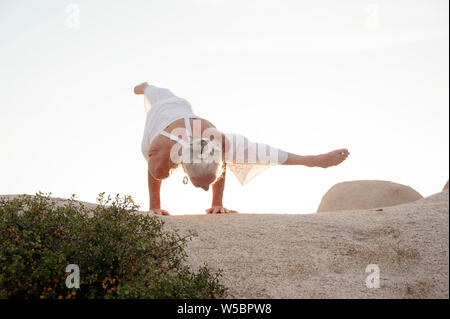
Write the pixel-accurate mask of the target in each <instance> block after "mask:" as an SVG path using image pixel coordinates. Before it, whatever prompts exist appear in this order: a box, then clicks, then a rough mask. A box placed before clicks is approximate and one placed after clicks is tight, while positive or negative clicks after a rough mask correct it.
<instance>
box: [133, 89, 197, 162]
mask: <svg viewBox="0 0 450 319" xmlns="http://www.w3.org/2000/svg"><path fill="white" fill-rule="evenodd" d="M144 103H145V104H144V106H145V110H146V112H147V118H146V120H145V126H144V136H143V137H142V143H141V150H142V154H143V155H144V158H145V159H146V160H147V161H148V159H149V157H148V153H149V151H150V145H151V144H152V142H153V140H154V139H155V137H156V136H158V135H159V134H161V132H163V131H164V129H165V128H166V127H167V126H169V125H170V124H171V123H173V122H175V121H176V120H179V119H182V118H198V116H196V115H195V114H194V113H193V112H192V107H191V105H190V104H189V102H188V101H186V100H185V99H182V98H179V97H178V96H176V95H175V94H173V93H172V92H171V91H170V90H168V89H163V88H158V87H156V86H153V85H149V86H147V87H146V89H145V91H144Z"/></svg>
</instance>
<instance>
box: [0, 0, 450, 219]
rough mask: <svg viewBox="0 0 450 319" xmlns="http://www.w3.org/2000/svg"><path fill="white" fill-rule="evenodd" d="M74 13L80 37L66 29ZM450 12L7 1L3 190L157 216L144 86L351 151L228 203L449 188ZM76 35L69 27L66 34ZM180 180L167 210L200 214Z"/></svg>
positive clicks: (292, 144) (2, 35)
mask: <svg viewBox="0 0 450 319" xmlns="http://www.w3.org/2000/svg"><path fill="white" fill-rule="evenodd" d="M69 4H75V5H77V6H78V8H79V10H80V14H79V22H80V24H79V28H69V27H67V26H68V25H67V21H68V19H69V22H73V21H74V20H73V19H72V20H70V15H71V13H72V14H73V13H74V11H71V12H69V13H67V12H66V8H67V5H69ZM448 6H449V2H448V1H447V0H441V1H438V0H434V1H430V0H422V1H417V0H416V1H412V0H404V1H394V0H390V1H388V0H386V1H376V0H366V1H364V0H351V1H350V0H348V1H334V0H322V1H317V0H316V1H285V0H281V1H280V0H276V1H275V0H272V1H261V0H258V1H256V0H252V1H242V0H233V1H230V0H227V1H225V0H223V1H218V0H214V1H207V0H196V1H189V0H184V1H181V0H177V1H173V0H171V1H167V0H164V1H163V0H159V1H148V0H146V1H111V0H108V1H106V0H105V1H98V0H97V1H48V0H41V1H22V0H0V136H1V142H0V146H1V154H0V155H1V156H0V194H16V193H28V194H33V193H35V192H36V191H38V190H42V191H46V192H49V191H50V192H52V193H53V195H54V196H58V197H69V196H70V195H71V194H72V193H76V194H77V196H78V198H79V199H81V200H85V201H91V202H92V201H95V198H96V196H97V194H98V193H100V192H106V193H111V194H116V193H120V194H129V195H132V196H133V197H134V198H135V200H136V202H137V203H138V204H140V205H141V206H142V208H143V209H147V208H148V191H147V173H146V169H147V165H146V162H145V160H144V158H143V157H142V154H141V152H140V143H141V137H142V130H143V125H144V120H145V119H144V108H143V97H142V96H136V95H134V94H133V93H132V88H133V86H134V85H135V84H137V83H140V82H142V81H147V82H149V83H151V84H154V85H156V86H160V87H167V88H169V89H171V90H172V91H173V92H174V93H175V94H176V95H178V96H181V97H184V98H186V99H188V100H189V101H190V102H191V104H192V105H193V107H194V110H195V111H196V113H197V114H198V115H199V116H202V117H204V118H206V119H208V120H210V121H211V122H212V123H214V124H215V125H216V126H217V127H218V128H219V129H220V130H222V131H223V132H233V133H240V134H243V135H246V136H247V137H249V138H250V139H252V140H254V141H258V142H263V143H267V144H271V145H273V146H275V147H279V148H282V149H284V150H286V151H289V152H295V153H299V154H302V155H308V154H316V153H322V152H326V151H330V150H333V149H336V148H341V147H347V148H348V149H349V150H350V152H351V155H350V158H349V159H348V160H347V161H346V162H344V164H342V165H340V166H338V167H334V168H329V169H325V170H323V169H319V168H306V167H285V166H283V167H274V168H271V169H269V170H267V171H265V172H263V173H262V174H261V175H259V176H258V177H256V178H255V179H254V180H252V181H251V182H250V183H249V184H248V185H247V186H245V187H241V186H240V185H239V183H238V181H237V180H236V179H235V177H234V176H233V175H232V174H231V172H228V176H227V177H228V178H227V182H226V189H225V196H224V204H225V206H226V207H228V208H230V209H236V210H238V211H240V212H242V213H308V212H314V211H315V210H316V208H317V206H318V205H319V202H320V199H321V197H322V195H323V194H324V193H325V192H326V191H327V190H328V189H329V188H330V187H331V186H333V185H334V184H336V183H338V182H342V181H348V180H358V179H379V180H389V181H393V182H397V183H402V184H407V185H409V186H411V187H413V188H414V189H416V190H417V191H419V192H420V193H421V194H422V195H424V196H428V195H430V194H433V193H436V192H438V191H440V190H441V189H442V187H443V185H444V184H445V182H446V181H447V179H448V175H449V172H448V164H449V119H448V117H449V90H448V86H449V41H448V36H449V35H448V28H449V16H448V12H449V8H448ZM69 26H73V24H69ZM182 177H183V175H182V174H181V172H179V173H175V174H174V175H173V176H171V177H170V178H169V179H168V180H167V181H164V182H163V186H162V204H163V207H162V208H163V209H167V210H169V211H170V212H171V213H172V214H181V213H203V212H204V210H205V209H206V208H208V207H209V205H210V201H211V191H210V192H208V193H206V192H204V191H203V190H201V189H196V188H194V187H193V186H192V185H189V186H185V185H183V184H182V183H181V180H182Z"/></svg>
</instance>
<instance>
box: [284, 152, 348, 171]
mask: <svg viewBox="0 0 450 319" xmlns="http://www.w3.org/2000/svg"><path fill="white" fill-rule="evenodd" d="M349 155H350V153H349V152H348V150H347V149H345V148H342V149H339V150H335V151H331V152H329V153H325V154H320V155H307V156H302V155H297V154H293V153H287V159H286V160H285V161H284V162H283V163H281V165H304V166H308V167H322V168H327V167H330V166H336V165H339V164H341V163H342V162H343V161H345V159H346V158H347V157H348V156H349Z"/></svg>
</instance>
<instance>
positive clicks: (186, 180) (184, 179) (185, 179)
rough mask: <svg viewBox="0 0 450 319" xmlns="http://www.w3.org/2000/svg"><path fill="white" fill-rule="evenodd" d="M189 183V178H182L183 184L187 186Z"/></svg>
mask: <svg viewBox="0 0 450 319" xmlns="http://www.w3.org/2000/svg"><path fill="white" fill-rule="evenodd" d="M188 182H189V178H188V177H187V176H184V177H183V184H184V185H187V183H188Z"/></svg>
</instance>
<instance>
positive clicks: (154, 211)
mask: <svg viewBox="0 0 450 319" xmlns="http://www.w3.org/2000/svg"><path fill="white" fill-rule="evenodd" d="M148 213H149V214H154V215H161V216H170V214H169V212H168V211H167V210H164V209H159V208H153V209H150V210H149V211H148Z"/></svg>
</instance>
